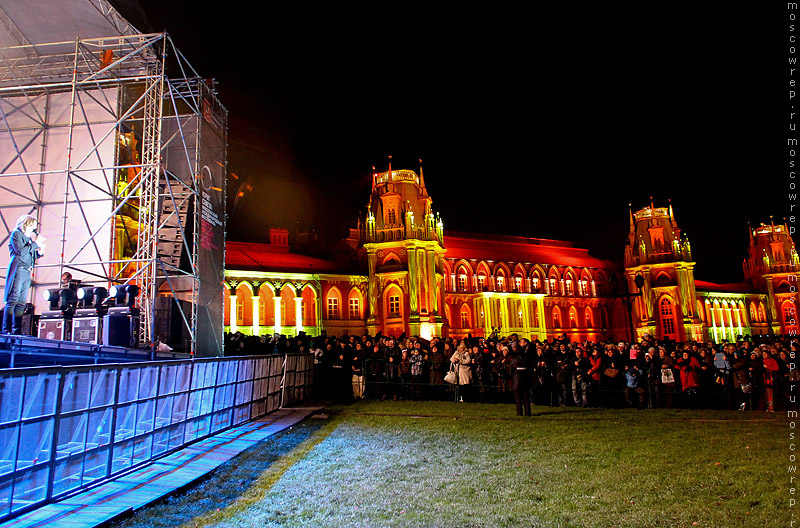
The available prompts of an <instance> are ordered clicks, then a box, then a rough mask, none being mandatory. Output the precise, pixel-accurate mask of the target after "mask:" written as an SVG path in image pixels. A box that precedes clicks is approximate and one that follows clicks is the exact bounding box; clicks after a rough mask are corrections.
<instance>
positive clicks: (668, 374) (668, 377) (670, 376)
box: [661, 368, 675, 384]
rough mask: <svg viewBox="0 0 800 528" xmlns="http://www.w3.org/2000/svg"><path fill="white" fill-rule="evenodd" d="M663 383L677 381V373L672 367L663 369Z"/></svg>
mask: <svg viewBox="0 0 800 528" xmlns="http://www.w3.org/2000/svg"><path fill="white" fill-rule="evenodd" d="M661 383H663V384H668V383H675V373H674V372H672V369H671V368H664V369H661Z"/></svg>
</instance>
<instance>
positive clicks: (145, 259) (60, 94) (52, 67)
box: [0, 0, 227, 356]
mask: <svg viewBox="0 0 800 528" xmlns="http://www.w3.org/2000/svg"><path fill="white" fill-rule="evenodd" d="M88 4H92V7H95V5H94V4H98V5H100V4H103V3H102V2H95V1H94V0H92V1H90V2H88ZM88 4H87V5H88ZM0 14H2V10H0ZM95 14H96V13H95ZM112 15H113V16H115V17H116V19H115V20H114V21H115V22H116V26H117V27H119V28H121V29H122V30H124V31H129V32H131V34H120V35H113V36H109V37H104V38H76V39H75V40H73V41H62V42H50V43H42V44H37V43H25V44H20V45H15V46H9V47H4V48H0V245H2V246H4V247H3V249H2V250H0V274H2V276H3V279H4V276H5V270H6V267H7V263H8V259H9V255H8V251H7V250H5V246H6V245H7V243H8V237H9V233H10V232H11V231H12V230H13V229H14V224H15V222H16V219H17V217H18V216H19V215H21V214H32V215H34V216H36V217H37V219H38V220H39V225H40V229H39V232H40V233H41V235H43V236H44V237H45V238H46V251H45V256H44V257H42V258H41V259H40V260H39V262H38V263H37V266H36V268H35V271H34V281H33V286H32V289H31V300H30V302H32V303H33V304H35V305H36V308H37V310H36V311H37V313H38V312H41V311H42V309H46V304H45V302H44V301H43V298H42V293H43V290H44V289H47V288H57V287H58V284H59V280H60V277H61V274H62V273H63V272H65V271H69V272H70V273H71V274H72V275H73V277H74V278H75V279H80V280H82V281H83V282H84V283H87V284H91V285H95V286H106V287H110V286H111V285H114V284H127V283H135V284H137V285H138V286H139V287H140V292H141V293H140V295H139V298H138V304H139V306H140V307H141V313H142V317H141V325H140V334H139V335H140V343H141V344H142V346H152V345H153V344H154V343H155V341H156V339H157V338H159V337H160V335H161V334H159V332H160V330H159V329H157V328H156V323H157V320H156V319H157V318H158V317H157V313H160V312H158V310H160V309H164V308H167V310H166V311H165V313H169V311H170V310H178V313H179V314H180V320H181V321H182V323H183V326H184V328H185V330H186V332H187V333H188V338H189V341H190V343H191V349H192V350H191V351H192V353H195V354H196V355H198V356H213V355H221V354H222V281H223V279H224V277H223V259H224V231H225V210H224V206H225V192H226V191H225V189H226V188H225V180H226V172H227V166H226V164H227V161H226V152H227V111H226V110H225V108H224V107H223V106H222V105H221V104H220V102H219V101H218V99H217V96H216V93H215V87H214V84H213V82H212V81H209V80H206V79H203V78H201V77H200V76H199V75H198V74H197V72H196V71H195V70H194V69H193V68H192V67H191V65H189V63H188V62H187V61H186V59H185V58H184V57H183V55H182V54H181V53H180V52H179V51H178V49H177V48H176V47H175V46H174V44H173V42H172V40H171V39H170V37H169V35H168V34H166V33H152V34H141V33H137V32H135V30H132V28H131V27H130V26H129V25H127V24H125V23H124V20H122V21H120V20H119V16H118V15H116V14H115V13H114V12H113V10H111V11H110V14H109V13H104V14H103V16H104V17H106V18H108V17H110V16H112ZM4 22H5V21H4V20H0V23H4ZM6 29H8V28H6ZM16 40H17V41H18V42H19V41H23V42H24V36H20V38H17V39H16ZM165 297H167V298H168V297H173V298H174V299H180V300H182V301H186V302H176V301H173V300H169V299H167V300H166V302H165V301H164V299H163V298H165ZM170 304H171V305H172V306H173V308H170V306H169V305H170ZM159 324H160V325H161V323H159ZM162 326H163V325H162Z"/></svg>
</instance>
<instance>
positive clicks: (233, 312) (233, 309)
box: [231, 295, 239, 334]
mask: <svg viewBox="0 0 800 528" xmlns="http://www.w3.org/2000/svg"><path fill="white" fill-rule="evenodd" d="M236 307H237V301H236V296H235V295H231V333H232V334H233V333H235V332H236V331H237V330H238V329H239V327H238V326H237V324H236V323H237V322H238V321H237V320H236Z"/></svg>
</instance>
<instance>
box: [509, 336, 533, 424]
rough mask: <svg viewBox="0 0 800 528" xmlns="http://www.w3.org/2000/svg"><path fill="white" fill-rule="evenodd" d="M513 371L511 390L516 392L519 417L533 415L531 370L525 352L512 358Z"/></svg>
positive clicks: (515, 399) (510, 364)
mask: <svg viewBox="0 0 800 528" xmlns="http://www.w3.org/2000/svg"><path fill="white" fill-rule="evenodd" d="M509 370H510V371H511V390H512V391H513V392H514V403H515V404H516V407H517V416H523V415H524V416H530V415H531V400H530V377H531V372H530V371H531V368H530V364H529V359H528V357H527V356H526V354H525V351H523V350H520V352H519V353H518V354H517V355H516V356H513V357H512V358H511V361H510V362H509Z"/></svg>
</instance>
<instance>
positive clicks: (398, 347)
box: [225, 332, 800, 414]
mask: <svg viewBox="0 0 800 528" xmlns="http://www.w3.org/2000/svg"><path fill="white" fill-rule="evenodd" d="M798 348H800V342H798V338H796V337H792V338H789V337H788V336H756V337H755V338H752V339H751V338H750V337H749V336H748V337H747V338H745V339H741V340H738V341H737V342H735V343H733V342H727V341H725V342H722V343H719V344H716V343H709V342H695V341H690V342H686V343H676V342H674V341H657V340H656V339H654V338H652V337H650V336H648V335H645V337H644V338H643V339H641V340H640V341H639V342H635V343H626V342H618V343H612V342H600V343H593V342H571V341H570V340H569V339H568V338H567V337H566V335H564V336H561V338H558V339H555V338H550V339H548V340H546V341H539V340H534V341H530V340H528V339H526V338H524V337H521V338H520V337H518V336H517V334H511V335H509V336H506V337H500V336H498V334H497V333H496V332H495V333H492V335H490V336H489V337H487V338H483V337H480V338H473V337H467V338H466V339H460V340H458V339H451V338H446V339H445V338H434V339H432V340H425V339H422V338H419V337H406V336H405V335H401V336H400V337H398V338H395V337H392V336H383V335H377V336H369V335H364V336H358V337H356V336H346V337H340V338H337V337H333V336H326V335H321V336H317V337H311V336H308V335H300V336H297V337H293V338H288V337H285V336H278V335H274V336H260V337H258V336H244V335H242V334H239V333H237V334H227V335H226V339H225V355H251V354H252V355H261V354H284V353H300V354H303V353H308V354H313V355H314V371H315V372H314V380H315V391H316V396H317V397H320V398H337V399H344V400H350V399H354V398H356V399H357V398H365V397H366V398H377V399H387V398H389V399H395V400H396V399H410V400H421V399H451V400H452V399H455V398H457V399H458V400H460V401H483V402H511V401H515V402H516V404H517V413H518V414H523V413H524V414H530V403H531V402H532V403H534V404H536V405H552V406H567V405H569V406H580V407H585V406H602V407H634V408H639V409H642V408H646V407H658V408H672V407H683V408H718V409H739V410H748V409H749V410H763V411H770V412H771V411H775V410H780V409H785V408H788V407H789V406H790V405H792V406H793V405H794V402H792V401H790V399H789V395H790V390H789V388H790V383H792V382H798V381H800V372H799V371H798V370H797V369H796V368H790V367H793V362H794V360H795V354H797V352H798ZM450 370H453V371H454V373H455V375H454V380H455V383H448V382H446V381H445V377H446V375H447V374H448V371H450Z"/></svg>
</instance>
